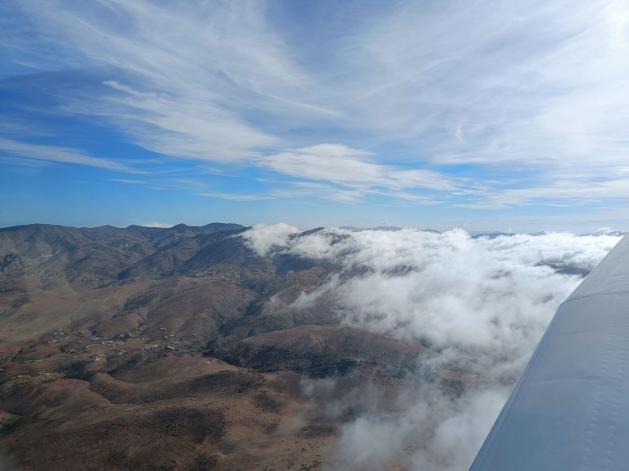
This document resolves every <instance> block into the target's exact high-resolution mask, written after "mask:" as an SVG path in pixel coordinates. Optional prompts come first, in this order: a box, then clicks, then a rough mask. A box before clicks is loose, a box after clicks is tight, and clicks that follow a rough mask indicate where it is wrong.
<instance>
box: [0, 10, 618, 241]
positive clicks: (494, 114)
mask: <svg viewBox="0 0 629 471" xmlns="http://www.w3.org/2000/svg"><path fill="white" fill-rule="evenodd" d="M0 18H2V19H1V20H0V22H1V24H2V28H0V39H1V41H0V48H1V50H2V54H3V58H4V60H3V62H2V66H1V67H0V103H1V104H0V116H2V120H1V124H0V198H1V199H2V201H3V204H2V206H1V207H0V226H11V225H17V224H27V223H32V222H41V223H54V224H64V225H70V226H98V225H105V224H112V225H116V226H128V225H130V224H157V225H167V224H176V223H179V222H184V223H187V224H192V225H200V224H205V223H207V222H210V221H235V222H239V223H242V224H246V225H251V224H257V223H279V222H285V223H288V224H291V225H295V226H299V227H303V228H308V227H315V226H322V225H323V226H359V227H373V226H379V225H385V226H390V225H395V226H404V227H422V228H433V229H439V230H443V229H449V228H453V227H462V228H464V229H466V230H468V231H471V232H475V231H512V232H535V231H543V230H551V231H557V230H560V231H569V232H577V233H581V232H593V231H595V230H597V229H599V228H601V227H612V228H614V229H618V230H624V229H626V228H627V224H626V220H627V216H629V211H628V210H627V200H628V199H629V176H628V175H629V166H628V165H627V162H628V157H629V151H628V150H627V137H626V132H625V126H626V122H627V121H628V118H629V106H628V105H629V97H628V96H627V93H626V90H627V89H628V86H629V29H628V25H629V3H628V2H627V1H626V0H596V1H592V2H579V3H575V2H568V1H553V2H542V1H537V0H534V1H529V2H521V3H520V2H517V3H516V2H509V1H499V2H489V1H475V2H461V1H445V2H379V1H368V2H363V1H360V2H359V1H348V2H342V3H341V4H339V3H338V2H329V1H322V2H312V3H306V2H290V1H279V2H263V1H255V2H202V1H195V2H178V1H164V2H147V1H129V0H104V1H100V2H76V1H62V0H51V1H50V2H47V3H46V7H44V8H42V4H41V3H40V2H36V1H32V0H26V1H15V0H9V1H7V2H3V3H2V4H1V5H0ZM69 209H71V210H69Z"/></svg>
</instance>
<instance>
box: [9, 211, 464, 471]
mask: <svg viewBox="0 0 629 471" xmlns="http://www.w3.org/2000/svg"><path fill="white" fill-rule="evenodd" d="M246 229H247V228H245V227H242V226H239V225H235V224H208V225H206V226H202V227H191V226H186V225H183V224H180V225H177V226H174V227H172V228H148V227H140V226H129V227H127V228H116V227H110V226H105V227H98V228H69V227H61V226H52V225H39V224H35V225H29V226H19V227H11V228H6V229H0V362H1V364H0V383H1V385H0V447H1V455H0V456H1V459H2V461H1V462H0V469H21V470H40V469H46V470H48V471H51V470H65V471H69V470H96V469H108V470H115V469H135V470H142V469H146V470H149V469H159V470H171V469H172V470H174V469H181V470H206V469H219V470H221V469H223V470H237V469H241V470H251V469H260V470H273V469H294V470H310V469H319V468H320V467H325V466H330V467H335V464H334V463H333V462H332V460H333V458H332V456H333V454H332V453H328V452H327V450H329V449H330V447H332V446H333V445H334V442H335V440H336V438H337V436H338V430H339V426H340V425H341V424H342V423H344V422H345V421H347V420H350V419H351V418H352V417H355V416H356V414H358V413H359V412H360V409H361V407H362V405H361V400H360V397H363V395H358V394H356V392H357V391H359V390H362V391H364V388H365V387H366V385H369V384H376V385H378V391H379V396H378V399H377V400H378V401H380V403H381V406H382V408H384V409H387V408H390V409H391V410H393V409H395V407H396V406H395V404H394V403H393V402H392V401H391V400H390V398H391V397H394V395H395V391H397V390H399V389H400V388H401V387H402V386H403V385H404V383H405V382H407V381H410V379H409V376H408V373H409V372H411V371H414V370H415V369H416V368H417V365H418V359H421V357H422V355H424V354H425V351H426V349H427V348H429V347H428V346H426V345H423V344H422V343H421V342H418V341H404V340H398V339H393V338H390V337H388V336H386V335H384V334H378V333H372V332H366V331H363V330H361V329H359V328H355V327H350V326H347V325H344V324H341V323H339V319H338V317H337V314H336V313H335V310H334V309H333V306H332V305H331V304H329V303H327V302H326V300H325V299H320V300H318V301H317V302H316V303H315V304H314V305H311V306H309V307H305V308H299V309H297V308H295V300H296V299H297V298H298V297H299V296H300V294H302V293H308V292H311V291H313V290H314V289H316V288H317V287H319V286H321V285H322V284H323V283H325V282H326V280H327V279H328V278H329V277H330V276H332V275H333V274H334V273H335V272H336V269H337V267H335V266H334V264H333V263H330V262H323V261H316V260H310V259H307V258H301V257H299V256H295V255H289V254H282V253H275V254H274V255H270V256H260V255H258V254H257V253H256V252H254V251H253V250H252V249H251V247H250V246H249V245H248V244H247V243H246V241H245V240H244V239H243V238H242V237H241V234H242V233H243V231H245V230H246ZM291 237H302V234H295V235H292V236H291ZM329 378H334V381H335V391H334V395H335V398H331V397H330V394H331V391H330V388H328V387H326V384H327V383H326V379H329ZM427 380H428V381H434V382H436V383H438V384H439V387H441V388H443V389H444V390H445V391H447V393H448V394H452V395H456V394H457V390H459V389H460V388H461V387H462V384H463V381H473V378H471V379H470V378H466V377H465V375H464V373H463V372H459V371H440V372H439V373H438V375H434V377H431V378H427ZM339 395H348V396H351V395H355V399H354V400H352V401H351V404H352V406H351V407H340V408H339V407H336V408H335V410H334V411H331V410H330V409H331V408H330V405H331V404H333V402H334V401H333V399H337V398H338V396H339ZM388 466H389V467H390V469H404V468H402V467H401V465H399V464H396V460H395V459H394V460H392V461H391V463H389V464H388ZM3 467H4V468H3Z"/></svg>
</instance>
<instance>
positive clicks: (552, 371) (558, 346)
mask: <svg viewBox="0 0 629 471" xmlns="http://www.w3.org/2000/svg"><path fill="white" fill-rule="evenodd" d="M520 470H522V471H523V470H527V471H546V470H553V471H572V470H574V471H586V470H587V471H620V470H623V471H626V470H629V237H624V238H623V239H622V240H621V241H620V242H619V243H618V244H617V245H616V247H615V248H614V249H613V250H612V251H611V252H610V253H609V254H608V255H607V257H605V259H604V260H603V261H602V262H601V263H600V264H599V266H598V267H596V268H595V269H594V270H593V271H592V272H591V273H590V274H589V275H588V276H587V277H586V278H585V280H584V281H583V282H582V283H581V285H580V286H579V287H578V288H577V289H576V290H575V291H574V293H572V295H571V296H570V297H569V298H568V299H567V300H566V301H565V302H564V303H563V304H562V305H561V306H560V307H559V309H558V310H557V313H556V314H555V317H554V318H553V320H552V321H551V323H550V325H549V326H548V329H547V330H546V333H545V334H544V336H543V337H542V340H541V341H540V343H539V345H538V346H537V349H536V350H535V353H534V354H533V356H532V357H531V360H530V361H529V364H528V366H527V367H526V369H525V370H524V372H523V373H522V375H521V376H520V379H519V380H518V382H517V384H516V386H515V388H514V390H513V392H512V393H511V397H510V398H509V400H508V401H507V403H506V404H505V406H504V408H503V409H502V412H501V413H500V415H499V416H498V419H497V420H496V423H495V424H494V426H493V428H492V430H491V432H490V433H489V435H488V436H487V438H486V440H485V443H484V444H483V446H482V447H481V449H480V451H479V452H478V455H477V457H476V460H475V461H474V463H473V464H472V466H471V468H470V471H520Z"/></svg>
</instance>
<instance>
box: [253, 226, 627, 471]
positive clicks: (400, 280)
mask: <svg viewBox="0 0 629 471" xmlns="http://www.w3.org/2000/svg"><path fill="white" fill-rule="evenodd" d="M246 237H247V240H249V241H250V243H251V246H252V247H253V248H254V249H255V250H256V251H257V252H258V253H259V254H261V255H272V254H273V253H290V254H293V255H297V256H301V257H306V258H314V259H325V260H329V261H333V262H335V263H338V264H339V265H340V272H339V273H338V274H337V275H335V276H333V277H332V278H331V279H330V281H329V282H328V283H327V284H325V285H324V286H322V287H321V288H320V289H319V290H318V291H315V292H310V293H308V294H303V295H302V296H301V297H300V298H299V299H298V300H297V301H296V303H295V307H306V306H311V305H316V304H317V302H318V301H319V299H322V300H323V299H324V300H325V301H326V302H327V303H329V302H332V303H333V305H334V306H336V310H337V312H338V313H339V314H340V315H341V317H342V319H344V322H345V323H347V324H350V325H355V326H360V327H362V328H366V329H369V330H372V331H374V332H379V333H384V334H387V335H392V336H395V337H399V338H404V339H407V340H416V341H422V342H423V343H424V344H428V345H430V346H431V347H430V349H429V352H430V353H428V354H426V355H423V356H422V357H421V358H420V359H419V361H420V365H421V369H420V373H418V377H417V378H416V379H415V381H416V383H415V386H414V387H413V388H411V389H412V390H410V391H406V393H405V394H404V395H402V396H401V397H400V398H399V400H398V402H399V404H398V408H399V413H391V412H386V413H385V412H383V411H381V410H378V408H377V407H376V406H375V405H374V406H373V408H372V410H370V411H369V412H368V413H366V414H363V415H361V416H359V417H358V418H356V419H355V420H353V421H351V422H349V423H348V424H347V425H346V426H344V428H343V430H342V433H341V435H340V438H339V442H338V447H337V452H336V455H335V456H334V458H333V460H332V461H333V462H334V463H336V464H337V467H340V468H344V469H347V468H351V469H381V468H382V466H383V465H384V464H385V463H388V464H391V463H392V462H394V461H395V460H396V459H397V460H399V459H400V457H401V456H409V455H410V458H409V459H410V462H409V463H410V465H412V467H413V469H417V470H425V469H430V470H436V471H442V470H453V471H454V470H460V469H465V468H466V467H467V466H469V464H470V463H471V460H472V459H473V457H474V455H475V453H476V451H477V450H478V448H479V446H480V445H481V443H482V441H483V439H484V437H485V435H486V433H487V432H488V430H489V428H490V426H491V425H492V424H493V421H494V419H495V417H496V415H497V413H498V412H499V410H500V408H501V406H502V404H503V403H504V401H505V399H506V397H507V396H508V394H509V391H510V387H511V386H512V385H513V383H514V381H515V379H516V378H517V376H518V375H519V373H520V372H521V370H522V368H523V367H524V365H525V364H526V362H527V361H528V358H529V356H530V354H531V353H532V351H533V349H534V347H535V345H536V344H537V342H538V340H539V338H540V337H541V335H542V333H543V331H544V330H545V328H546V326H547V324H548V322H549V321H550V319H551V317H552V315H553V313H554V312H555V310H556V309H557V307H558V306H559V304H560V303H561V302H562V301H563V300H564V299H565V298H566V297H567V296H568V295H569V294H570V293H571V292H572V291H573V290H574V289H575V288H576V286H577V285H578V284H579V282H580V280H581V279H582V276H583V274H584V273H587V272H588V271H589V270H591V269H592V268H593V267H594V266H596V265H597V264H598V263H599V261H600V260H601V259H602V258H603V257H604V256H605V254H606V253H607V252H608V251H609V250H610V249H611V248H612V247H613V246H614V245H615V244H616V243H617V242H618V240H619V237H618V236H613V235H604V234H603V235H589V236H577V235H574V234H568V233H548V234H539V235H529V234H516V235H502V236H497V237H493V238H492V237H478V238H474V237H472V236H470V235H469V234H468V233H466V232H465V231H462V230H451V231H448V232H444V233H435V232H427V231H417V230H399V231H387V230H380V231H375V230H367V231H361V232H350V231H345V230H340V229H325V230H321V231H317V232H314V233H307V234H306V235H296V234H295V229H294V228H290V227H288V226H285V225H279V226H262V227H254V228H253V229H251V230H250V231H249V232H248V233H246ZM444 371H445V372H454V374H456V375H460V376H461V377H463V378H464V383H465V384H466V387H465V389H464V391H462V392H461V393H460V395H453V394H452V393H446V392H444V390H443V388H440V387H439V381H437V382H436V383H430V382H429V383H427V382H426V381H427V380H426V378H429V377H430V376H431V375H437V377H439V374H441V373H442V372H444ZM465 378H467V379H465Z"/></svg>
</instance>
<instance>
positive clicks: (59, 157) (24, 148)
mask: <svg viewBox="0 0 629 471" xmlns="http://www.w3.org/2000/svg"><path fill="white" fill-rule="evenodd" d="M0 153H4V154H8V155H10V156H13V157H17V158H20V159H28V160H43V161H49V162H58V163H65V164H75V165H87V166H89V167H98V168H103V169H106V170H113V171H117V172H124V173H138V174H139V173H144V172H143V171H141V170H137V169H134V168H131V167H129V166H128V165H125V164H123V163H120V162H118V161H114V160H110V159H102V158H100V157H94V156H91V155H88V154H86V153H83V152H80V151H78V150H76V149H70V148H66V147H58V146H51V145H45V144H26V143H24V142H19V141H16V140H13V139H6V138H3V137H0Z"/></svg>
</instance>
